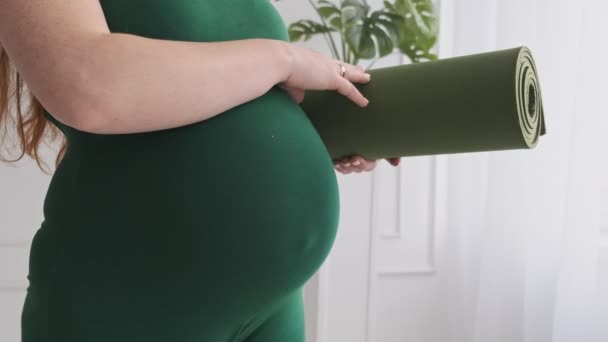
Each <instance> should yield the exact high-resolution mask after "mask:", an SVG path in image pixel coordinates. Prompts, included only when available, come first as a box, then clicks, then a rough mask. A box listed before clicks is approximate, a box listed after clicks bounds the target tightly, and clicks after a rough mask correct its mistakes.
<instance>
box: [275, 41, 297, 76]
mask: <svg viewBox="0 0 608 342" xmlns="http://www.w3.org/2000/svg"><path fill="white" fill-rule="evenodd" d="M271 44H272V48H271V50H272V52H273V54H272V55H273V59H274V61H275V63H273V65H274V66H275V67H276V68H277V71H278V80H277V83H283V82H285V81H287V80H288V79H289V77H290V76H291V73H292V70H293V64H294V60H295V53H294V49H293V46H292V44H291V43H289V42H285V41H282V40H271Z"/></svg>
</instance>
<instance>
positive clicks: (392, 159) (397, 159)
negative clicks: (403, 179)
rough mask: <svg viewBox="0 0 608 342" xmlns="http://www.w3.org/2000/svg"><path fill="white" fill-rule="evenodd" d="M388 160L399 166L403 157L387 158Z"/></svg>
mask: <svg viewBox="0 0 608 342" xmlns="http://www.w3.org/2000/svg"><path fill="white" fill-rule="evenodd" d="M386 160H387V161H388V162H389V164H391V165H393V166H398V165H399V162H401V158H386Z"/></svg>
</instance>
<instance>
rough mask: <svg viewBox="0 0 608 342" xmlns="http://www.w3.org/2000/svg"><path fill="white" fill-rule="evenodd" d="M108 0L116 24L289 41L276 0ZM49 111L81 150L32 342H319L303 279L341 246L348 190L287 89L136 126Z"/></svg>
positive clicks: (62, 171)
mask: <svg viewBox="0 0 608 342" xmlns="http://www.w3.org/2000/svg"><path fill="white" fill-rule="evenodd" d="M100 3H101V5H102V7H103V11H104V14H105V17H106V20H107V22H108V24H109V27H110V29H111V31H112V32H122V33H130V34H135V35H140V36H144V37H151V38H158V39H168V40H181V41H199V42H209V41H226V40H238V39H247V38H268V39H278V40H285V41H286V40H287V39H288V38H287V32H286V28H285V24H284V23H283V21H282V19H281V17H280V16H279V14H278V13H277V11H276V10H275V8H274V6H273V5H272V4H271V3H270V1H269V0H174V1H168V0H166V1H161V0H105V1H104V0H102V1H100ZM203 62H204V56H201V63H203ZM167 63H168V64H170V63H172V62H171V61H169V60H168V61H167ZM226 67H229V65H227V66H226ZM201 77H205V75H201ZM172 91H173V90H169V89H168V91H167V94H168V95H167V96H170V94H171V92H172ZM45 114H46V116H47V118H48V120H50V121H51V122H52V123H53V124H55V125H57V126H58V127H59V128H60V129H61V130H62V131H63V132H64V134H65V135H66V136H67V139H68V150H67V154H66V156H65V158H64V159H63V161H62V162H61V164H60V165H59V166H58V168H57V170H56V171H55V173H54V175H53V178H52V180H51V183H50V186H49V189H48V192H47V193H46V198H45V202H44V221H43V222H42V224H41V226H40V227H39V229H38V230H37V231H36V233H35V235H34V238H33V241H32V245H31V252H30V257H29V258H30V259H29V273H28V279H29V286H28V289H27V296H26V298H25V302H24V306H23V311H22V336H23V337H22V341H24V342H110V341H112V342H137V341H146V342H229V341H230V342H231V341H248V342H252V341H256V342H279V341H281V342H285V341H289V342H303V341H304V318H303V308H302V293H301V290H302V286H303V284H304V283H305V282H306V281H307V280H308V279H309V278H310V277H311V276H312V275H313V274H314V272H315V271H317V270H318V268H319V267H320V265H321V264H322V262H323V261H324V260H325V258H326V257H327V255H328V253H329V251H330V249H331V246H332V244H333V242H334V239H335V236H336V229H337V226H338V219H339V196H338V186H337V181H336V175H335V172H334V169H333V163H332V160H331V157H330V156H329V154H328V152H327V150H326V148H325V147H324V145H323V142H322V141H321V139H320V137H319V135H318V134H317V132H316V131H315V129H314V127H313V126H312V124H311V122H310V121H309V120H308V118H307V116H306V115H305V113H304V112H303V111H302V109H301V107H300V106H299V105H297V104H296V103H295V102H294V101H293V100H292V99H291V98H290V97H289V95H288V94H287V93H286V92H284V91H283V90H282V89H280V88H279V87H276V86H275V87H274V88H272V89H271V90H270V91H268V92H267V93H266V94H264V95H263V96H261V97H259V98H257V99H255V100H252V101H250V102H247V103H245V104H242V105H240V106H238V107H235V108H233V109H231V110H229V111H226V112H224V113H222V114H220V115H217V116H215V117H213V118H211V119H209V120H205V121H201V122H197V123H194V124H190V125H186V126H182V127H178V128H173V129H165V130H160V131H154V132H145V133H136V134H91V133H87V132H82V131H79V130H77V129H75V128H72V127H69V126H66V125H63V124H62V123H60V122H59V121H57V120H56V119H55V118H53V115H52V113H48V112H46V113H45ZM174 114H175V113H171V112H168V113H167V115H174Z"/></svg>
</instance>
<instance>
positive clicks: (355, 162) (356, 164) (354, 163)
mask: <svg viewBox="0 0 608 342" xmlns="http://www.w3.org/2000/svg"><path fill="white" fill-rule="evenodd" d="M359 164H361V162H360V161H358V160H355V161H354V162H353V165H355V166H359Z"/></svg>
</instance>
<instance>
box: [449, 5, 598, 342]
mask: <svg viewBox="0 0 608 342" xmlns="http://www.w3.org/2000/svg"><path fill="white" fill-rule="evenodd" d="M447 2H449V3H447ZM442 9H443V12H444V13H442V14H443V15H449V16H451V17H450V18H448V20H444V21H443V22H446V23H449V25H448V26H444V27H442V29H443V30H444V31H443V33H442V35H443V37H444V40H443V51H442V53H443V57H448V56H449V55H465V54H470V53H477V52H483V51H490V50H497V49H503V48H510V47H515V46H521V45H526V46H528V47H530V49H531V50H532V53H533V55H534V57H535V60H536V63H537V67H538V69H539V74H540V81H541V90H542V96H543V101H544V107H545V114H546V120H547V130H548V133H547V135H546V136H544V137H543V139H541V141H540V143H539V145H538V146H537V148H536V149H534V150H531V151H508V152H499V153H479V154H471V155H452V156H450V157H449V159H448V165H449V166H448V168H449V180H448V184H449V189H448V191H449V194H448V208H449V211H448V214H447V219H448V230H449V231H448V232H447V235H446V237H445V239H444V242H443V243H445V248H444V249H443V250H444V252H443V253H442V255H441V258H443V261H444V262H442V263H440V264H443V265H445V267H444V270H440V272H439V274H440V276H441V277H443V279H442V284H443V289H442V293H441V296H442V299H443V302H444V303H446V306H445V315H446V317H448V322H449V324H448V326H447V327H438V328H440V329H447V330H448V333H447V335H448V336H450V341H454V342H456V341H457V342H545V341H552V342H602V341H603V342H606V341H608V303H607V300H606V298H607V297H608V284H607V283H606V281H605V279H606V278H605V277H606V275H607V274H608V269H606V266H607V264H606V263H605V261H606V256H605V255H606V254H607V252H606V250H605V249H602V248H600V247H601V246H600V245H601V231H602V228H603V229H606V227H605V226H603V225H606V224H607V221H608V219H607V218H608V215H607V214H606V212H607V211H608V203H607V202H608V196H607V195H606V194H607V193H608V181H607V179H608V172H607V171H608V152H607V150H608V138H607V136H608V120H607V116H608V110H607V109H608V106H607V104H606V103H607V101H608V67H607V65H608V43H607V41H608V40H607V39H606V36H607V35H608V19H607V16H606V14H607V13H608V1H603V0H577V1H572V0H570V1H566V0H510V1H504V0H443V4H442ZM444 19H445V18H444ZM602 253H604V254H602ZM602 258H603V259H602ZM602 260H603V263H602Z"/></svg>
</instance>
